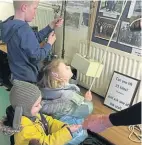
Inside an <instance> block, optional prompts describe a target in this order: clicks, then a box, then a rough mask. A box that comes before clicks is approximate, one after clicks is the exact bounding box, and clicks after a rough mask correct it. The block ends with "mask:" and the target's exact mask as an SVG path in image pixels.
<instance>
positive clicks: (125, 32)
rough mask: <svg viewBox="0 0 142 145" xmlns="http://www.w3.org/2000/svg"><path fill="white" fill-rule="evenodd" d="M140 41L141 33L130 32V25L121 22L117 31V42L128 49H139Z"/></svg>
mask: <svg viewBox="0 0 142 145" xmlns="http://www.w3.org/2000/svg"><path fill="white" fill-rule="evenodd" d="M141 39H142V35H141V32H139V31H136V32H132V31H131V30H130V23H129V22H124V21H123V22H122V23H121V28H120V31H119V38H118V42H119V43H121V44H124V45H127V46H130V47H134V46H135V47H137V48H139V47H141Z"/></svg>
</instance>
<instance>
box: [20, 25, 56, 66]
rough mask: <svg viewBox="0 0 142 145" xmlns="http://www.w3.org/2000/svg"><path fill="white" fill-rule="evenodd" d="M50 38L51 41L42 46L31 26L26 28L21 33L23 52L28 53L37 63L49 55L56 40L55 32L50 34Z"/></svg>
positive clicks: (33, 61) (31, 59)
mask: <svg viewBox="0 0 142 145" xmlns="http://www.w3.org/2000/svg"><path fill="white" fill-rule="evenodd" d="M49 40H50V43H47V44H45V45H44V47H42V48H41V47H40V45H39V42H38V40H37V39H36V36H35V34H34V33H33V32H32V30H31V29H30V28H29V29H25V31H24V32H22V35H21V49H22V53H26V56H28V57H29V59H30V61H31V62H32V63H33V64H37V63H38V62H39V61H41V60H44V59H45V58H46V57H47V56H48V53H49V51H50V50H51V48H52V44H53V43H54V41H55V40H56V37H55V35H53V33H51V34H50V36H49Z"/></svg>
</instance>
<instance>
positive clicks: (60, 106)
mask: <svg viewBox="0 0 142 145" xmlns="http://www.w3.org/2000/svg"><path fill="white" fill-rule="evenodd" d="M42 75H43V77H42V79H41V81H40V82H39V86H40V87H41V92H42V96H43V98H42V99H43V101H42V109H41V112H42V113H44V114H48V115H52V116H53V117H55V118H56V119H59V120H60V121H63V122H66V123H68V124H70V125H72V124H82V123H83V121H84V118H85V117H87V116H88V115H89V114H91V113H92V111H93V104H92V102H91V100H92V95H91V93H90V92H87V93H86V95H85V98H84V97H83V96H81V95H80V89H79V88H78V87H77V86H76V85H73V84H69V80H70V79H71V77H72V75H73V74H72V72H71V69H70V67H69V66H67V65H65V63H64V62H63V60H60V59H55V60H53V61H52V62H51V63H49V64H48V65H47V66H45V68H44V69H43V72H42ZM77 133H78V136H77V137H75V139H76V140H75V141H71V142H70V144H72V145H76V144H79V143H81V142H82V141H84V140H85V138H86V137H87V136H88V134H87V131H86V130H83V129H82V128H80V129H79V130H78V132H77Z"/></svg>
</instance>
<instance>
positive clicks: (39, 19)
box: [30, 5, 55, 30]
mask: <svg viewBox="0 0 142 145" xmlns="http://www.w3.org/2000/svg"><path fill="white" fill-rule="evenodd" d="M54 15H55V14H54V10H53V9H52V8H49V7H48V6H46V5H39V7H38V9H37V12H36V17H35V19H34V20H33V21H32V22H31V23H30V25H31V26H38V29H39V30H41V29H42V28H44V27H45V26H47V25H48V24H49V23H50V22H51V21H52V20H54Z"/></svg>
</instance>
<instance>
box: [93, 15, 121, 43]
mask: <svg viewBox="0 0 142 145" xmlns="http://www.w3.org/2000/svg"><path fill="white" fill-rule="evenodd" d="M116 23H117V20H114V19H110V18H105V17H98V18H97V21H96V28H95V34H94V37H97V38H101V39H104V40H109V39H110V37H111V35H112V32H113V30H114V27H115V25H116ZM118 31H119V24H118V26H117V28H116V31H115V33H114V35H113V38H112V41H115V42H116V40H117V37H118Z"/></svg>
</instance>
